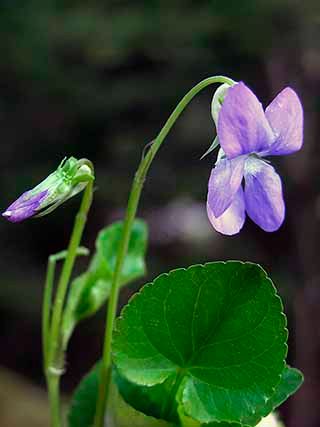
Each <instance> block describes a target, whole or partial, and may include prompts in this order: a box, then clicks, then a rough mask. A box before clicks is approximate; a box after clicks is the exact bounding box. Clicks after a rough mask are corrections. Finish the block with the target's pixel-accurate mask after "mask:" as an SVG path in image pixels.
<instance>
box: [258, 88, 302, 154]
mask: <svg viewBox="0 0 320 427" xmlns="http://www.w3.org/2000/svg"><path fill="white" fill-rule="evenodd" d="M266 117H267V119H268V121H269V123H270V125H271V127H272V129H273V130H274V132H275V133H276V134H277V135H278V137H277V139H276V141H275V142H274V144H272V146H271V147H270V148H269V150H268V153H267V154H272V155H283V154H290V153H294V152H295V151H298V150H300V148H301V146H302V143H303V109H302V105H301V102H300V99H299V97H298V95H297V94H296V93H295V91H294V90H292V89H291V88H290V87H287V88H285V89H283V91H282V92H280V93H279V95H278V96H277V97H276V98H275V99H274V100H273V101H272V102H271V104H270V105H269V106H268V107H267V109H266Z"/></svg>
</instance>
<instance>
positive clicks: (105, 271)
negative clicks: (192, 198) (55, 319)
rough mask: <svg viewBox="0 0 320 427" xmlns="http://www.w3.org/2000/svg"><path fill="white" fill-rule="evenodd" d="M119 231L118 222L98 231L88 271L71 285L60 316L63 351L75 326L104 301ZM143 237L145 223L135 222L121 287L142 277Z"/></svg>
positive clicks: (144, 250)
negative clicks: (61, 317)
mask: <svg viewBox="0 0 320 427" xmlns="http://www.w3.org/2000/svg"><path fill="white" fill-rule="evenodd" d="M122 232H123V223H122V222H116V223H114V224H112V225H110V226H108V227H106V228H105V229H103V230H102V231H100V233H99V234H98V238H97V240H96V252H95V253H94V255H93V257H92V259H91V262H90V265H89V267H88V270H87V271H86V272H85V273H84V274H82V275H80V276H79V277H77V278H76V279H74V280H73V282H72V283H71V287H70V292H69V295H68V300H67V304H66V308H65V311H64V316H63V326H62V330H63V346H64V348H66V346H67V343H68V341H69V339H70V336H71V334H72V332H73V330H74V328H75V326H76V324H77V323H78V322H79V321H80V320H82V319H85V318H86V317H89V316H92V315H93V314H94V313H96V312H97V311H98V310H99V308H100V307H101V306H102V305H103V304H104V303H105V302H106V300H107V299H108V297H109V294H110V290H111V281H112V276H113V272H114V269H115V263H116V257H117V253H118V249H119V244H120V241H121V237H122ZM147 235H148V232H147V226H146V224H145V222H144V221H141V220H136V221H135V222H134V224H133V227H132V233H131V237H130V241H129V246H128V253H127V256H126V258H125V261H124V265H123V269H122V275H121V286H124V285H127V284H128V283H130V282H131V281H133V280H135V279H137V278H139V277H141V276H143V275H144V274H145V271H146V266H145V260H144V257H145V252H146V246H147Z"/></svg>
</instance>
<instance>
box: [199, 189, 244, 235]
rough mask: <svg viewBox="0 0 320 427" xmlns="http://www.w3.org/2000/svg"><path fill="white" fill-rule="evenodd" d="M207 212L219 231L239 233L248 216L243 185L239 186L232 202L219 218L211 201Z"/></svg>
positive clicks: (231, 233) (214, 226) (227, 233)
mask: <svg viewBox="0 0 320 427" xmlns="http://www.w3.org/2000/svg"><path fill="white" fill-rule="evenodd" d="M207 213H208V218H209V220H210V222H211V224H212V226H213V228H214V229H215V230H217V231H218V232H219V233H222V234H226V235H228V236H232V235H233V234H237V233H239V231H240V230H241V228H242V227H243V224H244V221H245V217H246V213H245V205H244V197H243V190H242V187H239V189H238V191H237V193H236V195H235V197H234V199H233V202H232V204H231V205H230V206H229V207H228V209H227V210H226V211H225V212H224V213H223V214H222V215H221V216H219V218H216V217H215V215H214V213H213V212H212V209H211V206H210V205H209V203H207Z"/></svg>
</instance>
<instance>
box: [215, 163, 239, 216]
mask: <svg viewBox="0 0 320 427" xmlns="http://www.w3.org/2000/svg"><path fill="white" fill-rule="evenodd" d="M246 158H247V156H240V157H237V158H235V159H232V160H228V159H221V160H219V162H218V163H217V164H216V166H215V168H214V169H212V171H211V175H210V179H209V184H208V198H207V201H208V204H209V206H210V209H211V210H212V212H213V214H214V216H215V217H219V216H220V215H222V214H223V212H224V211H225V210H226V209H228V207H229V206H230V205H231V203H232V201H233V199H234V197H235V195H236V193H237V191H238V189H239V187H240V185H241V181H242V178H243V172H244V164H245V161H246Z"/></svg>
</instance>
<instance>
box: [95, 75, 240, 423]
mask: <svg viewBox="0 0 320 427" xmlns="http://www.w3.org/2000/svg"><path fill="white" fill-rule="evenodd" d="M215 83H221V84H223V83H227V84H229V85H233V84H234V83H235V82H234V81H233V80H232V79H229V78H228V77H224V76H213V77H209V78H207V79H204V80H202V81H201V82H199V83H198V84H197V85H196V86H194V87H193V88H192V89H191V90H190V91H189V92H188V93H187V94H186V95H185V96H184V97H183V98H182V99H181V101H180V102H179V104H178V105H177V106H176V108H175V109H174V111H173V112H172V114H171V115H170V117H169V118H168V120H167V121H166V123H165V125H164V126H163V128H162V129H161V131H160V132H159V134H158V136H157V138H156V139H155V140H154V142H153V144H152V145H151V148H150V150H149V151H148V153H147V154H146V156H145V157H144V158H143V159H142V160H141V162H140V165H139V168H138V170H137V172H136V175H135V178H134V181H133V184H132V188H131V192H130V196H129V201H128V205H127V210H126V215H125V220H124V227H123V234H122V239H121V242H120V247H119V251H118V255H117V261H116V266H115V271H114V275H113V279H112V285H111V293H110V298H109V303H108V310H107V316H106V329H105V337H104V346H103V355H102V366H101V371H100V383H99V390H98V398H97V406H96V414H95V420H94V427H103V425H104V414H105V410H106V407H107V401H108V389H109V384H110V377H111V343H112V332H113V326H114V320H115V317H116V311H117V305H118V297H119V282H120V276H121V272H122V267H123V263H124V259H125V257H126V254H127V249H128V244H129V239H130V235H131V230H132V225H133V222H134V219H135V216H136V213H137V208H138V204H139V200H140V195H141V192H142V188H143V184H144V181H145V178H146V175H147V173H148V170H149V168H150V166H151V163H152V161H153V159H154V157H155V156H156V154H157V152H158V150H159V148H160V147H161V145H162V143H163V141H164V139H165V138H166V136H167V135H168V133H169V132H170V130H171V128H172V127H173V125H174V124H175V122H176V120H177V119H178V117H179V116H180V114H181V113H182V112H183V111H184V109H185V108H186V106H187V105H188V104H189V102H190V101H191V100H192V99H193V98H194V97H195V96H196V95H197V94H198V93H199V92H200V91H201V90H203V89H204V88H206V87H207V86H209V85H212V84H215Z"/></svg>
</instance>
